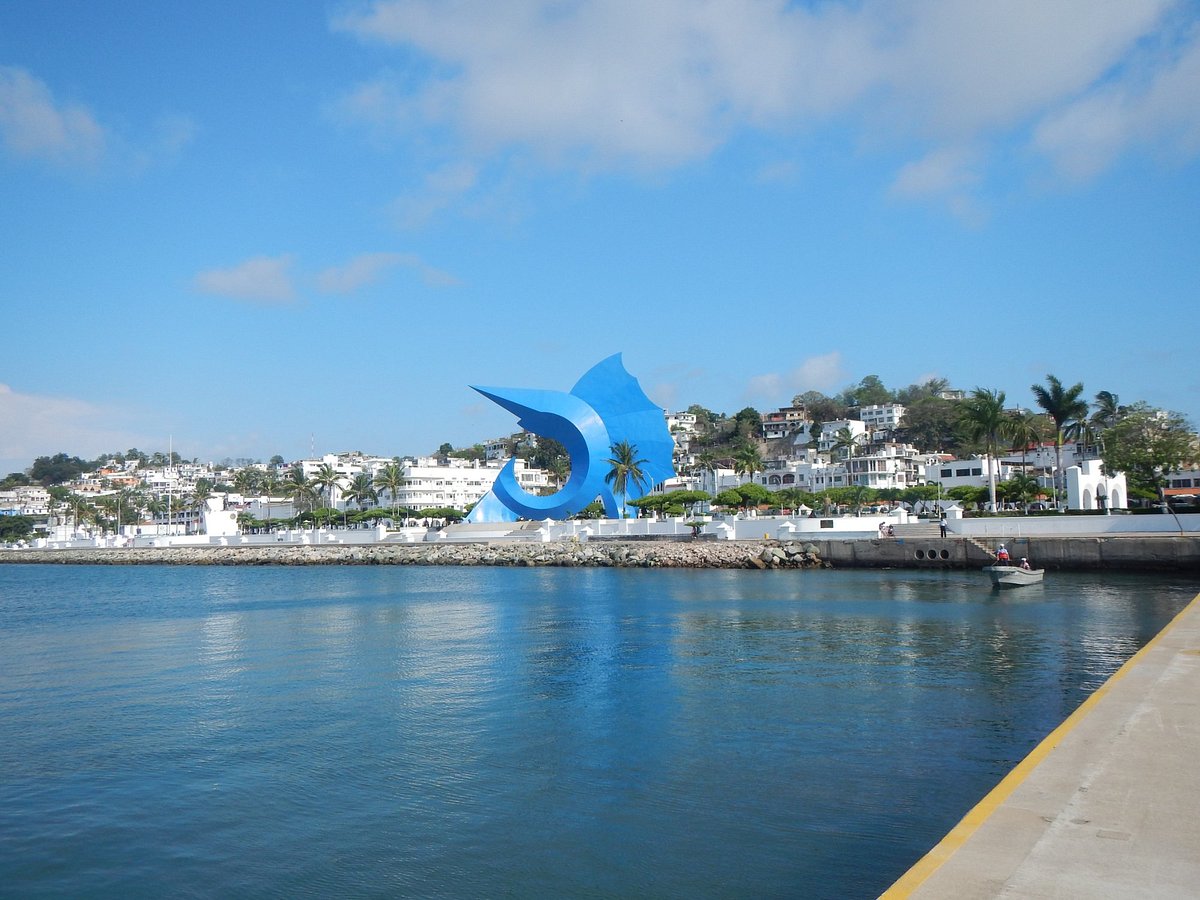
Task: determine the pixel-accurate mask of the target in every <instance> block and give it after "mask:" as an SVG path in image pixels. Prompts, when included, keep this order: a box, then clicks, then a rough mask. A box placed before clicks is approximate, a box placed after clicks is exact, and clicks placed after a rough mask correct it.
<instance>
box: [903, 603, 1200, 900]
mask: <svg viewBox="0 0 1200 900" xmlns="http://www.w3.org/2000/svg"><path fill="white" fill-rule="evenodd" d="M1198 809H1200V596H1197V597H1196V599H1194V600H1193V601H1192V602H1191V604H1189V605H1188V607H1187V608H1185V609H1184V610H1183V612H1181V613H1180V614H1179V615H1178V616H1177V617H1176V618H1175V619H1174V620H1173V621H1172V622H1171V623H1170V624H1169V625H1168V626H1167V627H1166V628H1165V629H1164V630H1163V631H1162V632H1161V633H1160V634H1159V635H1158V636H1157V637H1155V639H1154V640H1153V641H1151V642H1150V643H1149V644H1147V645H1146V646H1145V647H1144V648H1143V649H1142V650H1141V651H1139V652H1138V653H1137V654H1136V655H1135V656H1134V657H1133V658H1132V659H1130V660H1129V662H1127V663H1126V664H1125V665H1124V666H1122V667H1121V669H1119V670H1118V671H1117V672H1116V673H1115V674H1114V675H1113V676H1112V678H1110V679H1109V680H1108V681H1107V682H1105V684H1104V685H1102V686H1101V688H1100V689H1099V690H1097V691H1096V693H1094V694H1093V695H1092V696H1091V697H1089V698H1088V699H1087V700H1086V701H1085V702H1084V703H1083V704H1082V705H1081V706H1080V707H1079V709H1078V710H1076V712H1075V713H1074V714H1073V715H1071V716H1070V717H1069V718H1068V719H1067V720H1066V721H1065V722H1064V723H1063V724H1062V725H1061V726H1059V727H1058V728H1057V729H1056V730H1055V731H1053V732H1052V733H1051V734H1050V735H1049V736H1048V737H1047V738H1046V739H1045V740H1044V741H1043V742H1042V743H1041V744H1039V745H1038V747H1037V748H1035V749H1034V750H1033V752H1032V753H1030V754H1029V756H1028V757H1026V758H1025V759H1024V760H1023V761H1022V762H1021V763H1020V764H1019V765H1018V766H1017V767H1016V768H1015V769H1013V771H1012V772H1011V773H1010V774H1009V775H1008V776H1007V777H1006V778H1005V779H1004V780H1003V781H1002V782H1001V783H1000V784H999V785H998V786H997V787H996V788H995V789H994V790H993V791H992V792H991V793H990V794H988V795H987V797H985V798H984V799H983V800H982V801H980V803H979V804H978V805H977V806H976V807H975V808H974V809H973V810H971V811H970V812H969V813H968V814H967V816H966V817H965V818H964V819H963V820H962V822H960V823H959V824H958V826H956V827H955V828H954V830H953V831H951V832H950V834H948V835H947V836H946V837H945V838H944V839H943V840H942V841H941V843H939V844H938V845H937V846H936V847H934V848H933V849H932V850H931V851H930V852H929V853H928V854H927V855H926V856H925V857H924V858H922V859H921V860H920V861H919V862H918V863H917V864H916V865H915V866H913V868H912V869H910V870H909V871H908V873H906V874H905V875H904V876H903V877H902V878H901V879H900V880H899V881H897V882H896V884H895V885H893V886H892V888H890V889H889V890H888V891H887V892H886V893H885V894H884V895H883V896H884V897H886V898H900V897H913V898H920V900H941V898H946V900H967V898H993V897H1005V898H1076V897H1077V898H1136V897H1145V898H1156V900H1162V898H1195V897H1198V896H1200V816H1198V815H1197V810H1198Z"/></svg>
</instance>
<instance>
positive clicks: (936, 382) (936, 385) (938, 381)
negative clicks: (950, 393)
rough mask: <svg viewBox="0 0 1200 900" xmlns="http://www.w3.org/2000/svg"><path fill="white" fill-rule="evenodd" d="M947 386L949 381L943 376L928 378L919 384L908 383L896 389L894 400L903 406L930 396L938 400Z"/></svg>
mask: <svg viewBox="0 0 1200 900" xmlns="http://www.w3.org/2000/svg"><path fill="white" fill-rule="evenodd" d="M948 387H950V382H949V381H947V380H946V379H945V378H930V379H929V380H928V381H925V382H922V383H921V384H910V385H909V386H908V387H906V388H901V389H900V390H898V391H896V402H897V403H901V404H903V405H904V406H911V405H912V404H914V403H917V402H918V401H921V400H928V399H930V398H936V399H939V400H940V399H941V394H942V392H943V391H945V390H946V389H947V388H948Z"/></svg>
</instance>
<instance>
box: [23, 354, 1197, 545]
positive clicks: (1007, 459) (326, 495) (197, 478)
mask: <svg viewBox="0 0 1200 900" xmlns="http://www.w3.org/2000/svg"><path fill="white" fill-rule="evenodd" d="M1033 393H1034V396H1035V399H1036V400H1037V402H1038V406H1037V407H1036V408H1033V409H1026V408H1022V407H1019V406H1013V405H1009V404H1007V403H1006V398H1005V396H1004V394H1003V392H996V391H987V390H984V389H978V388H977V389H975V390H974V391H971V392H965V391H961V390H954V389H951V388H950V387H949V386H948V385H947V384H945V383H944V382H940V381H932V382H928V383H926V384H923V385H913V386H910V387H909V388H906V389H903V390H900V391H889V390H887V389H886V388H885V387H884V386H883V385H882V384H881V383H880V382H879V380H878V378H876V377H875V376H868V377H867V378H865V379H863V380H862V381H861V382H860V383H859V384H857V385H854V386H852V387H850V388H848V389H847V390H846V391H845V392H843V393H842V394H840V395H837V396H834V397H829V396H825V395H823V394H820V393H818V392H807V393H805V394H800V395H797V396H796V397H794V398H793V400H792V402H791V404H789V405H787V406H784V407H780V408H778V409H774V410H769V411H765V412H759V411H758V410H755V409H753V408H746V409H743V410H741V411H739V412H737V413H735V414H723V413H714V412H713V411H711V410H708V409H705V408H704V407H702V406H699V405H693V406H690V407H688V408H687V409H686V410H679V411H664V413H663V415H664V418H665V423H666V425H667V428H668V430H669V431H670V433H671V435H672V437H673V438H674V441H675V458H674V462H675V470H676V475H675V477H673V478H671V479H669V480H667V481H665V482H663V483H659V484H655V485H644V486H643V487H644V490H645V496H643V497H641V499H640V500H637V501H635V502H634V503H633V504H631V509H632V508H633V507H639V508H640V510H641V512H642V514H643V515H677V516H678V515H683V514H684V513H685V512H686V513H687V514H688V515H691V516H695V515H697V514H702V513H707V512H710V511H712V510H713V509H718V510H720V509H727V510H741V511H743V512H745V511H747V510H754V511H770V510H777V511H782V512H787V513H791V514H795V513H797V512H802V511H803V512H809V513H815V512H818V511H819V512H820V513H821V514H839V513H840V514H857V513H860V512H862V511H863V510H864V509H870V510H881V509H887V508H897V507H901V506H902V507H903V508H905V509H906V510H908V511H909V512H911V513H912V514H914V515H918V514H925V515H940V514H941V513H942V512H943V511H944V510H946V509H949V508H954V509H957V510H962V511H963V513H964V514H966V515H1003V514H1011V513H1021V514H1030V513H1060V512H1111V511H1126V510H1136V509H1139V508H1148V507H1156V508H1168V507H1169V506H1171V505H1174V506H1183V507H1188V508H1190V504H1191V503H1192V502H1193V500H1194V497H1195V494H1200V471H1198V470H1197V469H1196V462H1197V455H1198V454H1197V438H1196V435H1195V433H1194V431H1193V430H1192V429H1191V426H1190V424H1189V423H1187V422H1186V421H1185V420H1183V419H1182V417H1179V416H1177V415H1175V414H1173V413H1170V412H1167V411H1163V410H1156V409H1152V408H1150V407H1148V406H1147V405H1145V404H1132V405H1128V406H1126V405H1122V404H1120V403H1119V401H1118V399H1117V397H1116V395H1113V394H1110V393H1108V392H1103V391H1102V392H1100V393H1098V394H1096V395H1095V398H1094V400H1093V402H1091V403H1088V402H1086V401H1085V400H1084V399H1083V388H1082V385H1074V386H1071V387H1065V386H1063V385H1062V384H1061V382H1059V381H1058V379H1056V378H1054V377H1053V376H1048V379H1047V384H1046V385H1034V391H1033ZM513 458H515V463H514V467H515V474H516V477H517V480H518V483H519V484H520V486H521V487H522V488H523V489H524V490H526V491H527V492H529V493H531V494H547V493H552V492H554V491H556V490H558V488H559V487H560V486H561V485H562V484H563V483H564V481H565V479H566V478H567V477H568V476H569V473H570V460H569V458H568V457H567V455H566V452H565V449H564V448H563V447H562V446H561V445H560V444H558V443H557V442H555V441H552V440H547V439H543V438H539V437H538V436H537V435H534V434H531V433H528V432H518V433H514V434H510V435H505V436H501V437H497V438H492V439H488V440H484V441H480V442H478V443H476V444H473V445H472V446H470V447H464V448H457V449H456V448H454V447H452V446H451V445H450V444H443V445H442V446H441V447H440V448H439V449H438V450H437V451H436V452H435V453H432V454H430V455H427V456H384V455H371V454H366V453H363V452H359V451H353V452H340V453H328V454H324V455H322V456H314V457H311V458H306V459H298V460H292V461H286V460H284V459H283V458H282V457H279V456H276V457H273V458H272V459H271V460H269V461H267V462H261V461H255V460H237V461H233V460H225V461H223V462H221V463H215V462H201V461H199V460H197V459H193V460H190V461H189V460H186V459H184V458H182V457H181V456H180V455H179V454H178V453H174V452H169V453H162V452H156V453H152V454H148V453H145V452H142V451H139V450H137V449H136V448H133V449H130V450H128V451H124V452H116V453H112V454H105V455H103V456H102V457H100V458H98V459H96V460H91V461H87V460H82V459H79V458H78V457H71V456H68V455H67V454H65V453H60V454H58V455H56V456H54V457H40V458H39V459H37V460H35V461H34V462H33V464H32V465H31V466H30V468H29V469H27V470H26V471H24V472H21V473H13V474H10V475H9V476H8V477H7V478H5V479H4V480H3V482H0V528H3V529H4V531H3V533H2V534H0V540H6V541H12V540H18V539H24V538H28V537H31V536H34V535H39V534H40V535H42V536H44V537H49V538H58V539H72V538H74V539H78V538H81V537H87V538H95V537H97V536H102V535H105V534H116V533H119V534H121V535H127V536H138V535H186V534H198V533H208V534H232V533H243V532H270V531H272V530H274V529H279V528H305V527H308V528H311V527H321V526H325V527H342V528H352V527H353V528H367V527H372V528H374V527H379V526H381V525H382V527H384V528H398V527H403V526H405V525H412V524H414V523H420V524H423V525H428V524H429V523H431V522H433V523H436V524H441V523H443V522H446V521H456V520H458V519H460V518H461V517H462V516H463V515H465V514H466V512H468V511H469V510H470V509H471V507H472V506H473V505H474V504H475V503H477V502H478V501H479V500H480V499H481V498H482V497H483V496H484V495H485V494H486V493H487V492H488V491H489V490H490V488H491V486H492V483H493V482H494V480H495V478H496V476H497V475H498V473H499V472H500V470H501V468H502V467H503V466H504V465H505V464H506V463H507V462H508V460H509V459H513ZM638 493H642V492H641V491H639V492H638ZM580 515H581V516H584V517H587V516H591V517H598V516H599V515H600V510H599V509H598V508H597V507H596V506H593V507H589V508H588V509H586V510H584V511H583V512H582V513H581V514H580Z"/></svg>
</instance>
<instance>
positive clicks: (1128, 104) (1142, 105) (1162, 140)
mask: <svg viewBox="0 0 1200 900" xmlns="http://www.w3.org/2000/svg"><path fill="white" fill-rule="evenodd" d="M1189 38H1190V40H1188V41H1186V42H1184V43H1183V44H1182V45H1181V46H1179V47H1178V48H1175V47H1172V48H1170V49H1169V50H1168V51H1163V50H1159V51H1158V52H1157V53H1156V54H1155V55H1154V57H1153V58H1152V60H1146V61H1143V62H1142V65H1141V66H1139V67H1138V72H1137V74H1136V75H1134V76H1131V77H1130V78H1128V79H1126V80H1123V81H1118V82H1114V83H1111V84H1105V85H1102V86H1101V87H1100V88H1099V89H1097V90H1095V91H1093V92H1091V93H1088V94H1086V95H1085V96H1083V97H1081V98H1079V99H1078V100H1076V101H1075V102H1073V103H1071V104H1069V105H1067V106H1065V107H1063V108H1061V109H1059V110H1056V111H1055V112H1054V113H1052V114H1051V115H1048V116H1047V117H1046V118H1045V119H1043V120H1042V122H1041V123H1040V124H1039V125H1038V127H1037V130H1036V132H1035V133H1034V138H1033V144H1034V146H1035V147H1036V148H1037V149H1038V150H1040V151H1041V152H1043V153H1045V154H1046V155H1047V156H1049V157H1050V158H1051V159H1052V160H1053V161H1054V163H1055V165H1056V166H1057V167H1058V169H1059V170H1060V171H1062V172H1063V173H1065V174H1066V175H1068V176H1070V177H1072V178H1080V179H1082V178H1090V177H1092V176H1094V175H1095V174H1097V173H1098V172H1101V171H1103V170H1104V169H1105V168H1107V167H1108V166H1109V165H1110V164H1111V163H1112V162H1113V161H1114V160H1115V159H1116V158H1117V157H1119V156H1120V155H1121V154H1122V153H1125V152H1126V151H1127V150H1129V149H1130V148H1131V147H1133V146H1139V145H1140V146H1145V147H1148V148H1151V149H1152V150H1154V151H1155V152H1157V153H1159V154H1161V155H1163V156H1166V157H1168V158H1184V159H1187V158H1191V157H1193V156H1195V155H1196V154H1197V153H1200V102H1197V99H1196V98H1197V97H1200V27H1196V28H1193V29H1192V31H1191V33H1190V35H1189Z"/></svg>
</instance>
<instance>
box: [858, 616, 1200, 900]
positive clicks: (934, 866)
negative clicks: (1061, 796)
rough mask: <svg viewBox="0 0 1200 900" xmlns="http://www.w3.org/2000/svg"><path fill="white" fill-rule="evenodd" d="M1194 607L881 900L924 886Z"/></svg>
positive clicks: (1071, 717)
mask: <svg viewBox="0 0 1200 900" xmlns="http://www.w3.org/2000/svg"><path fill="white" fill-rule="evenodd" d="M1197 604H1200V594H1197V595H1196V596H1195V597H1193V598H1192V600H1191V602H1190V603H1188V605H1187V606H1185V607H1184V608H1183V609H1182V610H1180V611H1179V613H1178V615H1176V616H1175V618H1173V619H1171V621H1170V622H1168V623H1167V625H1166V627H1165V628H1163V629H1162V631H1160V632H1159V633H1158V634H1156V635H1155V636H1154V637H1153V638H1152V639H1151V640H1150V641H1149V643H1147V644H1146V646H1144V647H1142V649H1141V650H1139V651H1138V652H1137V653H1135V654H1133V656H1131V657H1129V659H1128V660H1127V661H1126V662H1125V665H1123V666H1121V668H1119V669H1117V671H1116V672H1114V673H1113V674H1112V676H1111V677H1109V679H1108V680H1107V681H1106V682H1104V684H1102V685H1100V687H1098V688H1097V689H1096V690H1095V691H1094V692H1093V693H1092V695H1091V696H1090V697H1088V698H1087V699H1086V700H1084V701H1083V703H1081V704H1079V707H1078V708H1077V709H1076V710H1075V712H1073V713H1071V715H1069V716H1067V718H1066V719H1065V720H1063V723H1062V724H1061V725H1059V726H1058V727H1057V728H1055V729H1054V730H1053V731H1052V732H1050V733H1049V734H1048V735H1046V737H1045V738H1044V739H1043V740H1042V742H1041V743H1040V744H1038V745H1037V746H1036V747H1034V748H1033V750H1031V751H1030V752H1029V755H1028V756H1026V757H1025V758H1024V759H1023V760H1021V761H1020V762H1019V763H1017V765H1016V767H1015V768H1014V769H1013V770H1012V771H1011V772H1009V773H1008V774H1007V775H1006V776H1004V779H1003V780H1002V781H1001V782H1000V783H999V784H998V785H996V786H995V787H994V788H992V790H991V791H990V792H989V793H988V794H987V796H985V797H984V798H983V799H982V800H980V801H979V802H978V803H977V804H975V807H974V808H973V809H972V810H971V811H970V812H969V813H967V814H966V815H965V816H963V819H962V821H961V822H959V823H958V824H957V825H955V826H954V828H952V829H951V830H950V833H949V834H947V835H946V836H945V837H944V838H942V839H941V841H939V842H938V844H937V846H935V847H934V848H933V849H932V850H930V851H929V852H928V853H926V854H925V855H924V856H922V857H921V858H920V859H919V860H917V861H916V863H915V864H914V865H913V867H912V868H911V869H909V870H908V871H907V872H905V873H904V874H903V875H902V876H900V878H899V880H897V881H896V883H895V884H893V885H892V886H891V887H890V888H888V889H887V890H886V891H884V892H883V893H882V894H881V895H880V900H900V898H903V897H908V896H909V895H911V894H912V892H913V891H915V890H916V889H917V888H918V887H920V886H921V885H922V884H924V883H925V881H926V880H928V879H929V878H930V877H931V876H932V875H933V873H934V872H936V871H937V870H938V869H940V868H941V867H942V866H943V865H944V864H945V863H946V861H947V860H949V859H950V857H951V856H953V855H954V854H955V852H956V851H957V850H958V848H959V847H961V846H962V845H963V844H965V843H966V842H967V840H968V839H969V838H970V837H971V836H972V835H973V834H974V833H975V832H976V831H978V830H979V828H980V827H981V826H982V825H983V823H984V822H986V821H987V820H988V818H989V817H990V816H991V815H992V813H994V812H995V811H996V810H997V809H999V807H1000V805H1001V804H1002V803H1004V801H1005V800H1007V799H1008V798H1009V796H1011V795H1012V793H1013V791H1015V790H1016V789H1017V788H1018V787H1020V786H1021V783H1022V782H1024V781H1025V779H1026V778H1028V777H1029V774H1030V773H1031V772H1032V771H1033V770H1034V769H1036V768H1037V766H1038V765H1039V764H1040V763H1041V762H1042V760H1044V759H1045V758H1046V757H1047V756H1048V755H1049V753H1050V751H1051V750H1053V749H1054V748H1055V747H1057V746H1058V745H1059V744H1060V743H1062V740H1063V738H1065V737H1066V736H1067V735H1068V734H1070V733H1071V731H1073V730H1074V729H1075V727H1076V726H1078V725H1079V723H1080V722H1082V721H1083V720H1084V718H1086V716H1087V715H1088V713H1090V712H1091V711H1092V708H1093V707H1095V705H1096V704H1097V703H1099V702H1100V700H1101V698H1102V697H1104V695H1105V694H1107V693H1108V692H1109V691H1110V690H1111V689H1112V687H1113V685H1115V684H1116V683H1117V682H1118V681H1120V680H1121V679H1122V678H1124V677H1125V676H1126V675H1127V674H1128V673H1129V672H1130V670H1132V669H1133V667H1134V666H1135V665H1137V663H1138V661H1139V660H1140V659H1141V658H1142V657H1143V656H1145V655H1146V654H1147V653H1149V652H1150V650H1151V649H1153V647H1154V646H1155V645H1156V644H1157V643H1158V642H1159V641H1160V640H1161V639H1162V637H1163V636H1164V635H1165V634H1166V633H1167V632H1168V631H1170V630H1171V628H1172V627H1174V625H1175V623H1176V622H1177V621H1179V619H1181V618H1183V616H1184V614H1185V613H1187V612H1188V610H1190V609H1191V608H1192V607H1193V606H1196V605H1197Z"/></svg>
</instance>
